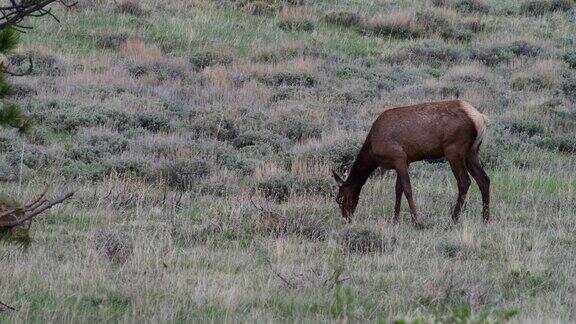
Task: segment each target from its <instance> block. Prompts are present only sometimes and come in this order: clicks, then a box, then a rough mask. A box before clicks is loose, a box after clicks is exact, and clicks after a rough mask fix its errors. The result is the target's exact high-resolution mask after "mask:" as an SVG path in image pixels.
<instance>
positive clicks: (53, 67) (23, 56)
mask: <svg viewBox="0 0 576 324" xmlns="http://www.w3.org/2000/svg"><path fill="white" fill-rule="evenodd" d="M30 60H32V62H33V64H34V68H33V69H32V71H31V75H47V76H51V77H57V76H62V75H64V74H65V73H66V71H67V68H66V64H65V63H64V62H62V60H61V59H60V58H58V57H56V56H54V55H51V54H45V53H40V52H36V51H29V52H24V53H16V54H13V55H10V57H9V58H8V61H9V62H10V65H11V66H13V67H15V68H16V69H18V70H22V71H26V70H28V68H29V64H30Z"/></svg>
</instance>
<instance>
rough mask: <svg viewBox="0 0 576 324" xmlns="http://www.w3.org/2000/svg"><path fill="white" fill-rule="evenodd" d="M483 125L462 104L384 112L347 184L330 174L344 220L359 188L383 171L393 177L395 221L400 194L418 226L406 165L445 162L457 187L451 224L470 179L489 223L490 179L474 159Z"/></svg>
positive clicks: (480, 117)
mask: <svg viewBox="0 0 576 324" xmlns="http://www.w3.org/2000/svg"><path fill="white" fill-rule="evenodd" d="M487 121H488V119H487V118H486V116H484V115H482V114H481V113H480V112H478V111H477V110H476V109H475V108H474V107H472V105H470V104H469V103H467V102H465V101H462V100H450V101H440V102H430V103H422V104H418V105H413V106H406V107H398V108H393V109H390V110H387V111H385V112H383V113H382V114H380V116H379V117H378V118H377V119H376V121H375V122H374V124H373V125H372V128H371V129H370V132H369V133H368V136H367V137H366V141H365V142H364V145H363V146H362V148H361V150H360V153H359V154H358V156H357V157H356V160H355V162H354V164H353V165H352V168H351V170H350V173H349V175H348V177H347V179H346V180H345V181H344V180H342V179H341V178H340V177H339V176H338V175H337V174H334V176H335V178H336V181H337V182H338V184H339V185H340V189H339V193H338V197H337V202H338V204H339V205H340V208H341V211H342V216H343V217H344V218H346V219H348V220H350V216H351V215H352V214H353V213H354V210H355V209H356V205H357V204H358V197H359V195H360V191H361V189H362V186H363V185H364V183H365V182H366V180H367V179H368V177H369V176H370V174H371V173H372V172H373V171H374V170H375V169H376V168H377V167H381V168H383V169H394V170H396V173H397V178H396V204H395V208H394V220H395V221H397V220H398V216H399V213H400V203H401V196H402V193H404V194H405V196H406V198H407V200H408V204H409V206H410V213H411V217H412V222H413V223H414V224H416V225H417V224H418V212H417V210H416V205H415V204H414V200H413V198H412V188H411V185H410V176H409V174H408V166H409V165H410V163H412V162H416V161H421V160H428V159H439V158H446V160H448V162H449V163H450V166H451V168H452V172H453V173H454V176H455V177H456V180H457V182H458V200H457V202H456V206H455V208H454V212H453V214H452V219H453V221H454V222H455V223H456V222H458V218H459V216H460V214H461V212H462V207H463V205H464V203H465V201H466V193H467V192H468V188H469V187H470V177H469V176H468V174H470V175H472V177H473V178H474V179H475V180H476V182H477V183H478V186H479V187H480V191H481V193H482V202H483V205H484V208H483V217H484V221H485V222H489V220H490V209H489V204H490V197H489V191H490V189H489V186H490V179H489V178H488V176H487V175H486V173H485V172H484V170H483V169H482V167H481V165H480V162H479V159H478V151H479V148H480V144H481V143H482V138H483V135H484V130H485V128H486V123H487Z"/></svg>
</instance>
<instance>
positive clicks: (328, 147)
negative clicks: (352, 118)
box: [294, 136, 363, 171]
mask: <svg viewBox="0 0 576 324" xmlns="http://www.w3.org/2000/svg"><path fill="white" fill-rule="evenodd" d="M362 142H363V138H362V139H361V138H359V137H348V136H346V137H340V138H337V139H335V140H331V141H325V142H320V143H318V144H316V145H309V146H304V147H301V148H296V149H295V152H294V155H295V156H296V157H297V158H298V159H302V160H304V161H308V162H330V163H332V164H333V165H334V166H335V167H336V168H337V169H338V170H339V171H342V170H343V169H344V168H345V167H349V166H351V164H352V162H354V159H355V158H356V155H358V152H359V151H360V147H361V146H362Z"/></svg>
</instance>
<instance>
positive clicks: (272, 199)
mask: <svg viewBox="0 0 576 324" xmlns="http://www.w3.org/2000/svg"><path fill="white" fill-rule="evenodd" d="M487 2H488V3H489V4H490V6H491V11H490V12H489V13H488V14H476V13H474V14H464V13H459V12H457V11H455V10H454V9H453V7H452V6H450V5H448V6H445V7H444V8H435V9H432V5H431V3H430V1H424V0H416V1H412V0H411V1H372V2H367V1H356V0H352V1H350V0H339V1H328V0H322V1H308V2H307V3H306V5H304V6H293V8H289V10H293V11H294V12H300V13H302V14H303V15H305V17H307V19H309V20H310V21H312V22H313V24H314V29H313V30H312V31H308V32H305V31H284V30H282V29H281V28H279V27H278V22H279V20H280V19H281V17H280V16H282V15H283V14H285V13H283V12H280V13H278V14H277V15H271V16H253V15H251V14H249V13H248V12H246V11H244V10H243V9H241V8H239V7H238V6H237V5H235V4H233V3H231V2H227V1H221V2H212V1H197V2H194V3H193V4H192V3H189V2H187V1H180V0H170V1H165V2H163V3H162V4H159V2H156V1H151V0H146V1H140V2H139V3H140V5H141V6H143V7H144V8H145V9H150V15H147V16H142V17H134V16H130V15H126V14H119V13H117V12H116V11H115V4H114V3H113V2H112V1H110V2H107V1H101V2H95V3H94V4H90V5H85V6H81V7H79V8H78V9H77V10H74V11H69V12H63V11H61V10H57V14H58V16H59V18H60V19H61V21H62V22H61V23H60V24H58V23H56V22H55V21H51V20H49V19H36V20H32V21H30V23H31V24H32V26H34V27H35V29H34V30H33V31H31V32H29V33H27V34H25V35H23V36H22V41H23V46H22V51H29V50H31V51H36V52H38V53H41V54H46V55H44V56H39V57H40V58H41V59H42V60H43V61H42V62H38V63H42V65H38V64H37V65H38V66H40V67H39V68H38V73H37V74H36V75H33V76H25V77H20V78H14V79H13V83H16V84H18V85H20V86H22V87H27V88H30V89H32V90H34V91H31V92H29V93H28V94H27V95H25V96H20V97H17V98H15V100H16V101H18V103H19V104H20V105H21V106H22V107H23V108H24V110H26V111H28V112H29V113H30V114H31V116H32V118H33V120H34V125H35V127H36V128H37V129H38V130H39V132H38V134H36V135H33V136H28V137H18V135H16V134H15V133H14V132H12V131H9V130H5V129H2V130H0V181H1V182H0V191H1V192H2V193H6V194H10V196H13V197H14V199H16V200H17V201H19V202H26V201H29V200H30V199H32V198H33V197H34V196H35V195H37V194H38V193H39V192H41V191H42V190H43V189H44V187H45V186H46V185H49V188H50V190H49V195H50V196H52V195H55V194H56V193H58V192H61V191H65V190H75V191H76V195H75V197H74V200H72V201H70V202H68V203H66V204H64V205H60V206H56V207H54V208H53V209H52V210H51V211H50V212H48V213H46V214H45V215H43V216H42V217H40V218H39V219H38V221H37V222H35V223H34V224H33V225H32V229H31V231H30V236H31V237H30V240H29V241H28V242H26V244H22V243H21V242H18V241H13V240H10V233H4V234H3V235H2V239H0V272H1V273H3V274H4V275H3V276H2V278H1V279H0V301H2V302H3V303H6V304H8V305H11V306H13V307H15V308H17V309H18V311H9V312H3V313H1V315H0V322H7V323H17V322H46V321H48V322H88V321H94V322H102V321H104V322H142V321H144V322H238V321H240V322H340V321H348V322H357V321H359V322H364V321H370V322H382V323H391V322H395V321H398V323H432V322H434V321H436V322H452V323H484V322H507V321H512V322H518V323H523V322H573V321H575V320H576V313H575V312H574V309H575V307H576V304H575V302H574V289H575V286H574V273H573V270H572V269H574V268H576V262H575V261H574V260H576V252H575V251H576V249H575V247H576V239H575V237H576V231H575V230H574V225H573V224H574V223H575V222H576V218H575V217H576V204H575V203H574V201H575V200H574V199H575V196H574V193H575V192H576V178H575V177H574V176H573V174H575V173H576V159H574V154H571V153H570V150H569V149H567V148H569V146H570V145H571V143H572V142H571V140H570V139H572V138H576V130H575V129H574V127H572V126H574V125H573V123H572V117H573V116H574V112H575V111H576V106H575V102H574V100H573V98H572V97H570V93H569V91H565V90H563V88H562V87H563V85H565V84H569V82H570V80H573V79H574V78H576V70H575V69H573V68H572V67H570V65H569V64H568V62H566V60H567V59H566V53H569V52H571V51H573V47H574V41H575V39H574V36H573V35H575V34H576V25H574V24H573V23H571V22H572V21H573V15H574V10H575V9H574V8H572V10H571V11H568V12H549V13H545V14H544V15H542V16H530V15H524V14H521V13H520V6H521V4H520V3H518V2H516V1H511V0H506V1H487ZM286 6H287V5H286ZM90 8H93V9H90ZM285 10H287V9H285ZM426 10H434V11H435V12H437V13H438V14H439V15H441V16H442V17H444V18H445V19H447V20H448V21H449V22H450V23H454V26H459V25H458V22H459V21H464V20H467V19H475V18H478V19H479V20H480V22H482V23H483V24H485V28H484V29H483V30H482V31H479V32H476V33H472V34H471V35H470V37H471V38H470V39H469V40H467V41H457V40H455V39H448V38H442V37H441V36H440V34H441V33H438V34H431V33H424V34H422V35H419V37H418V39H410V38H405V39H402V38H391V37H383V36H378V35H374V34H373V33H371V32H370V30H369V29H366V28H365V27H366V26H364V25H362V26H355V27H349V28H348V27H342V26H335V25H331V24H327V23H326V22H324V21H323V20H322V19H321V17H322V16H323V15H324V14H325V13H327V12H330V11H348V12H351V13H357V14H358V15H359V17H360V18H361V22H362V23H365V22H368V21H370V20H371V19H372V18H373V17H375V16H385V17H392V16H391V15H392V14H393V13H395V12H405V13H416V12H423V11H426ZM392 18H393V17H392ZM452 20H454V21H452ZM124 34H126V35H128V38H129V39H130V41H129V43H127V44H124V43H123V42H122V41H120V43H119V44H117V45H118V46H116V47H109V48H103V47H101V44H100V43H99V40H101V39H103V38H106V37H114V36H119V35H120V36H122V35H124ZM120 39H122V37H120ZM518 41H520V42H525V44H528V45H530V46H531V47H530V46H528V47H530V48H528V47H526V48H518V46H516V45H515V44H523V43H518ZM502 49H503V50H502ZM534 49H537V50H534ZM477 50H482V54H483V56H482V59H485V62H482V61H481V60H480V59H476V58H475V56H474V54H475V53H476V51H477ZM499 51H500V52H503V54H502V55H503V56H504V57H503V58H500V57H497V55H498V53H499ZM53 65H54V66H56V67H58V66H65V67H66V68H65V70H64V71H63V72H62V73H61V75H53V74H50V73H49V72H50V71H52V70H53V68H54V66H53ZM518 78H525V79H530V80H532V79H534V78H542V79H544V78H545V80H542V82H545V85H546V86H541V87H538V86H535V87H532V86H522V85H520V86H519V85H518V82H519V81H518V82H516V84H515V83H514V82H513V81H512V80H515V79H518ZM522 80H523V79H522ZM537 81H538V80H537ZM456 90H458V91H459V93H460V98H461V99H464V100H468V101H470V102H471V103H472V104H473V105H474V106H476V107H478V109H479V110H480V111H482V112H483V113H485V114H487V115H488V116H489V117H490V119H491V122H490V124H489V126H488V131H487V135H486V138H485V140H484V143H483V146H482V150H481V160H482V161H483V162H484V163H485V166H486V171H487V172H488V174H489V175H490V177H491V184H492V213H493V218H494V223H493V224H492V225H491V226H489V227H486V226H484V225H483V224H482V220H481V210H482V206H481V200H480V193H479V190H478V188H477V186H476V184H475V183H473V184H472V187H471V188H470V192H469V196H468V197H469V199H468V203H467V207H466V210H465V212H464V214H463V215H462V223H461V224H459V225H456V226H451V223H450V213H451V210H452V208H453V205H454V203H455V200H456V195H457V188H456V183H455V180H454V177H453V175H452V174H451V172H450V170H449V166H448V165H446V164H434V165H431V164H427V163H414V164H413V165H412V166H411V174H412V183H413V184H412V185H413V187H414V192H415V199H416V204H417V205H418V207H419V209H420V210H421V212H422V213H423V214H424V215H425V216H427V218H428V219H427V221H428V222H429V226H428V227H427V228H426V229H423V230H416V229H414V228H413V227H412V226H411V225H410V221H409V212H408V208H407V206H406V202H405V200H403V202H402V203H403V207H402V212H401V223H400V224H399V225H398V226H393V225H392V224H391V223H390V219H391V217H392V213H393V207H394V206H393V203H394V182H395V177H394V174H393V173H392V172H389V173H385V174H384V175H380V174H378V175H374V176H373V177H372V178H371V179H369V181H368V183H367V185H366V186H365V188H364V189H363V191H362V195H361V198H360V199H361V200H360V204H359V206H358V210H357V212H356V214H355V215H354V224H353V227H348V226H347V225H345V224H343V222H342V221H341V219H340V213H339V210H338V207H337V205H336V203H335V202H334V198H335V197H334V194H335V193H334V189H335V186H334V185H332V181H333V180H332V176H331V172H330V170H331V169H332V168H333V167H335V168H337V169H339V170H342V169H344V168H345V166H346V164H348V163H350V161H351V160H352V158H353V157H354V155H355V154H356V152H357V150H358V148H359V145H360V143H361V141H362V139H363V138H364V137H365V136H366V133H367V131H368V129H369V128H370V125H371V124H372V122H373V120H374V119H375V118H376V116H377V115H378V114H379V113H381V112H382V111H383V110H385V109H387V108H390V107H394V106H401V105H406V104H411V103H417V102H425V101H433V100H440V99H446V98H452V96H453V94H454V93H455V91H456ZM22 141H23V142H24V144H25V145H24V153H25V157H26V159H25V161H26V164H25V165H22V166H21V165H20V156H21V154H22V151H21V150H22ZM186 166H191V167H190V168H188V167H186ZM183 167H184V168H185V169H186V168H187V169H186V170H185V171H187V172H183V171H182V168H183ZM20 170H22V173H21V174H20ZM20 181H21V182H22V186H21V187H20V186H19V182H20ZM271 193H276V195H274V194H271ZM278 196H281V197H278ZM357 228H361V229H367V231H368V232H367V233H368V234H369V235H368V234H366V235H365V238H364V240H366V242H364V243H361V244H367V245H369V244H371V243H374V242H381V243H382V244H383V246H384V248H383V249H382V250H378V251H375V250H369V249H368V250H363V249H362V248H358V249H356V250H351V249H350V247H349V246H346V244H344V243H343V240H342V239H341V237H342V233H346V231H348V230H354V229H357ZM372 234H373V235H372ZM103 240H108V241H106V242H103ZM104 243H108V244H104ZM102 246H105V247H106V249H103V248H101V247H102ZM127 246H129V248H128V247H127ZM124 252H126V253H128V257H127V258H126V259H123V258H120V257H118V255H120V254H122V253H124Z"/></svg>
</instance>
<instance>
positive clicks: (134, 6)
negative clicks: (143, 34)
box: [116, 0, 148, 17]
mask: <svg viewBox="0 0 576 324" xmlns="http://www.w3.org/2000/svg"><path fill="white" fill-rule="evenodd" d="M116 12H118V13H122V14H128V15H133V16H136V17H143V16H146V15H148V11H147V10H144V9H143V8H142V6H141V5H140V3H138V2H136V1H133V0H125V1H122V2H120V3H119V4H118V5H117V6H116Z"/></svg>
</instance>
